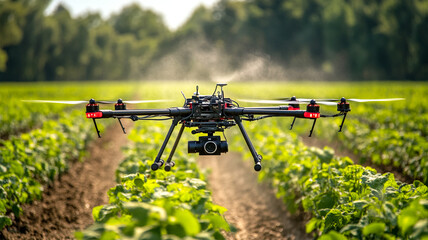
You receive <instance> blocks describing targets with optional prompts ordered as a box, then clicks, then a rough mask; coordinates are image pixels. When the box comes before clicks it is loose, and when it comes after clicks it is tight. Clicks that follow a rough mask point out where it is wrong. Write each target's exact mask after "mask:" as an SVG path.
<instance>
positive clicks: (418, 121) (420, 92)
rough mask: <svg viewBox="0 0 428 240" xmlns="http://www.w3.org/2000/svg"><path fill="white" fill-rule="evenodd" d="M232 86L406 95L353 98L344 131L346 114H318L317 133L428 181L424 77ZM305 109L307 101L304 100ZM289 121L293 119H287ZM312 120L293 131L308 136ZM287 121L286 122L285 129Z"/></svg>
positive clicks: (256, 90)
mask: <svg viewBox="0 0 428 240" xmlns="http://www.w3.org/2000/svg"><path fill="white" fill-rule="evenodd" d="M239 87H240V86H232V88H231V90H232V92H233V95H234V96H237V97H241V96H242V97H243V98H244V97H245V98H248V96H253V98H257V99H275V98H286V97H291V96H296V97H297V98H299V97H300V98H341V97H346V98H397V97H401V98H405V99H406V100H405V101H397V102H378V103H374V102H373V103H355V102H352V103H351V113H350V114H349V116H348V117H347V120H346V122H345V127H344V129H343V133H338V132H337V131H338V129H339V128H338V126H339V125H340V122H341V120H342V119H339V118H336V119H334V120H333V119H320V120H319V121H317V126H316V127H315V134H314V135H315V136H316V137H318V138H320V139H323V140H325V141H326V142H329V141H331V142H340V143H341V145H343V146H344V147H345V148H347V149H349V150H350V151H353V152H354V153H355V154H356V155H357V156H359V157H360V158H361V159H360V160H361V162H365V161H371V162H373V163H374V164H377V165H380V166H382V165H383V166H393V167H394V168H395V169H397V170H399V171H401V172H402V173H403V174H404V175H407V176H409V177H411V178H413V179H419V180H421V181H423V182H424V183H425V184H427V183H428V132H427V131H428V130H427V129H428V128H427V127H426V126H427V124H428V106H427V105H426V104H423V99H424V98H426V96H427V95H428V85H426V83H423V82H363V83H349V82H343V83H340V82H332V83H329V84H326V83H325V82H321V83H305V82H303V83H272V84H259V83H254V84H248V85H247V89H246V91H245V94H243V92H242V91H240V90H239ZM301 107H302V108H304V107H305V105H303V104H302V105H301ZM335 111H336V109H335V107H334V106H333V107H330V106H324V105H321V112H322V113H326V112H327V113H335ZM288 122H289V123H288V124H290V123H291V120H289V121H288ZM310 124H311V122H310V121H299V120H297V122H296V124H295V127H294V129H295V131H297V132H298V133H299V134H303V135H307V134H308V132H309V129H310ZM288 127H289V126H286V124H284V126H283V130H284V131H287V129H288Z"/></svg>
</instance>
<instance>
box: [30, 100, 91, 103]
mask: <svg viewBox="0 0 428 240" xmlns="http://www.w3.org/2000/svg"><path fill="white" fill-rule="evenodd" d="M22 101H23V102H34V103H61V104H82V103H88V101H62V100H58V101H54V100H22Z"/></svg>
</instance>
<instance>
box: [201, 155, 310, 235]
mask: <svg viewBox="0 0 428 240" xmlns="http://www.w3.org/2000/svg"><path fill="white" fill-rule="evenodd" d="M198 163H199V165H200V167H201V168H206V169H210V170H211V173H210V174H209V176H208V181H209V189H210V190H211V191H212V194H213V201H214V202H215V203H216V204H219V205H221V206H223V207H225V208H227V209H228V211H227V212H226V213H225V218H226V219H227V221H228V222H229V223H231V224H232V225H234V226H235V227H236V228H237V232H236V233H227V234H226V238H227V239H237V240H240V239H242V240H244V239H245V240H251V239H299V240H300V239H310V237H309V236H307V235H306V234H305V224H304V222H302V221H301V220H299V219H298V218H297V217H293V216H291V215H290V214H289V213H288V212H287V210H286V209H285V205H284V203H283V202H282V201H281V200H279V199H277V198H276V197H275V193H274V192H273V190H272V189H271V188H270V187H269V186H268V185H267V184H260V183H258V181H257V176H258V173H256V172H255V171H254V170H253V166H252V165H251V163H250V162H249V161H246V162H245V161H243V160H242V156H241V155H240V154H238V153H234V152H231V153H227V154H225V155H222V156H218V157H217V156H210V157H200V158H199V159H198Z"/></svg>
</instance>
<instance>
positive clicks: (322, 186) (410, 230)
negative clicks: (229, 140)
mask: <svg viewBox="0 0 428 240" xmlns="http://www.w3.org/2000/svg"><path fill="white" fill-rule="evenodd" d="M279 121H281V120H271V121H270V123H268V124H267V123H264V124H260V123H259V124H257V127H255V126H254V125H251V126H250V127H249V133H250V135H252V138H253V139H254V141H255V142H257V144H256V145H258V146H259V148H258V149H260V150H261V152H260V153H261V154H262V155H263V158H264V159H265V160H264V161H263V162H262V164H263V169H262V172H261V173H260V178H261V179H269V180H270V181H271V182H272V184H273V186H274V187H275V189H276V191H277V195H278V196H279V197H281V198H282V199H283V200H284V202H285V204H286V205H287V208H288V209H289V210H290V211H292V212H295V211H300V210H302V211H305V212H308V213H310V214H311V215H312V219H311V220H310V221H309V222H308V223H307V225H306V229H307V232H308V233H313V234H314V235H315V236H320V235H324V236H323V239H340V237H342V238H343V239H345V237H346V238H348V239H420V238H422V237H428V231H427V229H428V228H427V225H426V224H427V219H428V215H427V213H428V188H427V186H425V185H424V184H423V183H421V182H419V181H415V182H414V183H413V184H405V183H401V182H397V181H396V180H395V179H394V175H393V174H390V173H386V174H383V175H381V174H378V173H376V171H375V170H374V169H372V168H369V167H363V166H360V165H354V164H353V162H352V161H351V160H350V159H349V158H346V157H345V158H339V157H335V156H334V152H333V150H331V149H329V148H325V149H323V150H321V149H317V148H308V147H306V146H305V145H304V144H303V143H302V142H301V141H300V140H299V139H298V137H297V136H296V135H289V134H285V133H284V132H283V130H281V129H282V128H281V127H279V126H280V124H278V122H279ZM235 142H238V141H235ZM262 146H263V147H262ZM241 147H242V148H244V147H246V146H241ZM245 150H246V149H245ZM415 211H417V213H416V214H412V213H413V212H415ZM335 237H337V238H335Z"/></svg>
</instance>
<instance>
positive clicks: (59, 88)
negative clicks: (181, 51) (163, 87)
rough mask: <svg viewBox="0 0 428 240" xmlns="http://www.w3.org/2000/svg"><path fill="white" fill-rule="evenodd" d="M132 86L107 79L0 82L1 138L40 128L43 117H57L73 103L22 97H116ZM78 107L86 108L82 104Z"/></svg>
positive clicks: (46, 118)
mask: <svg viewBox="0 0 428 240" xmlns="http://www.w3.org/2000/svg"><path fill="white" fill-rule="evenodd" d="M127 84H131V85H132V84H133V83H127ZM130 90H132V87H129V86H127V85H118V84H111V83H107V82H106V83H98V84H95V83H91V82H89V83H85V82H81V83H79V82H69V83H31V84H28V83H27V84H26V85H23V84H19V83H3V84H0V102H1V103H2V104H0V139H8V138H9V136H12V135H18V134H19V133H22V132H27V131H29V130H31V129H35V128H38V127H40V126H41V125H42V123H43V122H44V121H46V120H48V119H53V118H58V117H59V116H60V114H61V113H62V112H63V111H69V110H68V109H69V108H71V107H73V106H74V105H68V104H51V103H31V102H24V101H22V100H89V99H90V98H95V99H102V100H106V99H111V100H115V98H116V97H118V96H121V97H125V96H129V92H130ZM78 107H80V109H82V110H83V109H84V108H83V106H82V105H78ZM66 109H67V110H66Z"/></svg>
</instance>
